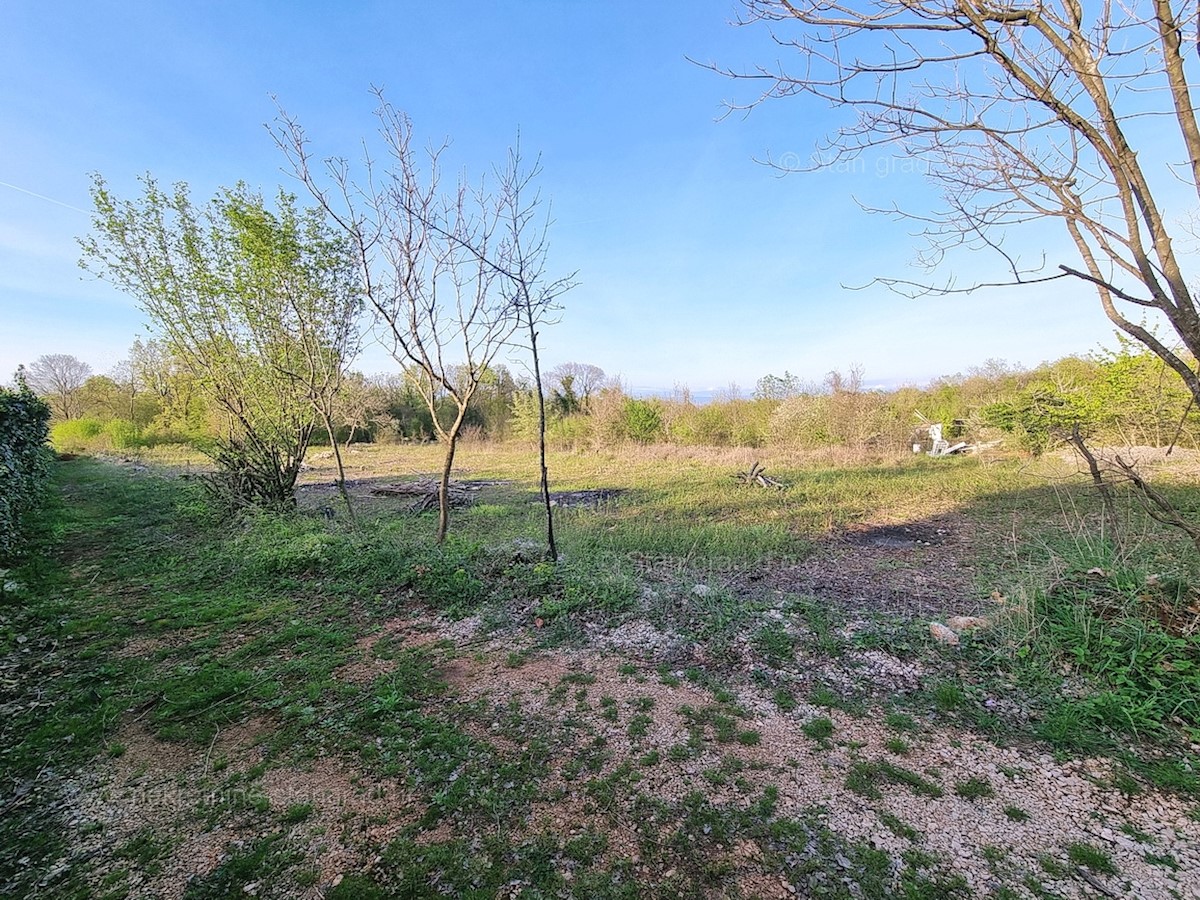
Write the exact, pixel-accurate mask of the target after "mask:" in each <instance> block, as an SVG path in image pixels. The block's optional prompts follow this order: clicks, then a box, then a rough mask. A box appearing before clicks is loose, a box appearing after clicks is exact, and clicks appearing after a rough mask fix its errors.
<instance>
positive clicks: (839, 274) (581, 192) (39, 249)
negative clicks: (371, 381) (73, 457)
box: [0, 0, 1113, 391]
mask: <svg viewBox="0 0 1200 900" xmlns="http://www.w3.org/2000/svg"><path fill="white" fill-rule="evenodd" d="M736 13H737V4H736V3H734V2H733V0H659V2H654V3H647V2H645V0H640V2H629V0H606V2H594V0H522V2H515V0H510V2H483V0H465V2H458V3H454V4H448V3H441V2H433V0H428V2H419V3H418V2H388V3H385V2H377V3H369V2H358V3H355V2H346V3H338V4H334V3H316V2H303V0H292V2H282V0H279V2H248V0H242V2H194V3H188V4H183V3H168V2H146V0H141V2H137V0H122V2H119V3H117V2H56V3H53V4H49V3H44V2H31V0H8V2H6V3H4V4H3V5H2V6H0V84H3V85H5V87H4V89H3V91H2V92H0V182H3V184H0V373H2V374H0V380H7V377H8V375H9V373H11V372H12V371H13V370H14V369H15V368H16V366H17V364H18V363H22V362H26V363H27V362H30V361H32V360H33V359H35V358H36V357H37V356H39V355H41V354H44V353H71V354H74V355H76V356H78V357H79V358H80V359H83V360H84V361H86V362H88V363H90V364H91V365H92V366H93V367H94V368H95V369H96V370H97V371H101V372H102V371H104V370H106V369H107V368H109V367H110V366H111V365H112V364H114V363H115V362H117V361H118V360H119V359H121V358H122V357H123V355H124V353H125V351H126V349H127V348H128V346H129V344H130V343H131V342H132V340H133V339H134V337H135V336H138V335H141V334H144V333H145V331H144V329H145V324H144V321H143V317H142V315H141V314H140V312H139V311H138V310H137V308H136V306H135V304H134V303H133V301H132V300H130V299H129V298H127V297H123V296H121V295H119V294H117V293H116V292H115V291H113V290H112V289H111V288H109V287H108V286H107V285H105V284H103V283H101V282H97V281H94V280H92V279H91V277H90V276H87V275H86V274H85V273H83V272H81V271H80V270H79V268H78V266H77V260H78V255H79V254H78V251H77V247H76V244H75V238H76V237H77V236H79V235H82V234H84V233H85V232H86V231H87V230H88V228H89V217H88V215H87V212H86V210H87V209H88V206H89V199H88V194H87V189H88V184H89V179H88V173H89V172H92V171H97V172H100V173H101V174H103V175H104V177H105V178H106V180H107V181H108V182H109V184H110V186H111V187H112V188H113V189H114V190H115V192H116V193H118V195H122V194H124V195H129V194H132V193H133V192H134V191H135V190H136V183H135V177H136V176H137V175H138V174H140V173H144V172H147V171H148V172H151V173H153V174H154V175H155V176H156V177H157V178H158V179H159V180H160V181H161V182H172V181H176V180H182V181H187V182H188V183H190V184H191V185H192V187H193V190H194V192H195V194H196V196H197V197H200V198H204V197H207V196H209V195H211V193H212V192H213V191H214V190H215V189H216V188H217V187H218V186H220V185H224V184H232V183H233V182H236V181H238V180H245V181H247V182H249V183H250V184H252V185H255V186H259V187H261V188H263V189H264V191H265V192H267V193H271V192H272V191H273V189H274V188H275V186H276V185H278V184H288V183H289V181H288V176H287V175H286V174H285V173H284V172H283V171H282V170H281V167H282V165H283V160H282V158H281V156H280V154H279V152H278V150H277V149H276V148H275V147H274V145H273V143H272V141H271V139H270V137H269V135H268V134H267V132H266V129H265V128H264V124H265V123H267V122H269V121H270V120H271V119H272V118H273V117H274V115H275V107H274V104H273V102H272V100H271V96H272V95H276V96H278V98H279V100H280V102H281V103H282V104H283V105H284V107H285V108H287V109H288V111H289V112H291V113H293V114H294V115H295V116H297V117H298V118H299V119H300V120H301V122H302V123H303V124H304V126H305V128H306V130H307V131H308V133H309V135H310V136H311V137H312V138H313V140H314V142H315V145H316V147H317V149H318V150H319V151H321V152H325V153H332V154H339V155H346V156H354V155H355V153H356V150H357V148H358V146H359V145H360V142H361V141H362V139H363V138H364V137H368V136H370V135H371V134H372V133H373V129H374V119H373V117H372V114H371V113H372V110H373V108H374V100H373V98H372V97H371V96H370V93H369V88H370V86H371V85H373V84H374V85H379V86H382V87H384V88H385V89H386V91H387V95H388V97H389V99H390V100H391V101H392V102H393V103H394V104H395V105H396V106H398V107H400V108H402V109H404V110H406V111H407V112H408V113H409V114H410V115H411V116H412V118H413V120H414V123H415V125H416V128H417V130H418V132H419V133H420V134H421V135H423V136H425V137H426V138H429V139H435V140H436V139H440V138H442V137H446V136H448V137H450V138H451V139H452V140H453V147H452V151H451V153H452V159H453V161H454V163H455V164H456V165H462V166H465V167H467V168H468V169H469V170H472V171H476V172H479V171H483V170H485V169H486V168H488V167H490V166H491V164H492V163H494V162H496V161H499V160H501V159H502V158H503V156H504V154H505V152H506V149H507V147H508V145H509V144H510V143H511V142H512V140H513V137H514V135H515V134H516V132H517V129H518V128H519V129H520V132H521V136H522V138H521V139H522V144H523V147H524V148H525V150H526V151H527V152H532V153H537V152H540V153H541V154H542V161H543V165H544V169H545V172H544V175H543V179H542V188H543V191H544V193H545V194H546V195H547V196H548V197H550V198H552V200H553V210H554V218H555V225H554V227H553V230H552V233H551V240H552V244H553V259H552V264H553V266H554V267H555V269H556V270H558V271H571V270H578V273H579V275H578V278H579V282H580V286H579V287H578V288H576V290H574V291H573V292H572V293H570V294H569V295H568V296H567V297H566V298H565V309H564V311H563V315H562V321H561V323H560V324H559V325H557V326H555V327H554V328H552V329H548V330H547V331H546V333H545V334H544V336H543V341H544V355H545V357H546V358H547V361H548V362H549V363H551V364H553V363H555V362H564V361H569V360H570V361H579V362H590V363H594V364H596V365H599V366H601V367H602V368H603V369H605V371H606V372H608V373H609V374H610V375H619V376H621V377H622V378H623V379H624V381H625V382H626V384H627V385H629V386H631V387H633V388H634V389H637V390H641V391H646V390H670V388H671V387H672V386H673V385H674V384H677V383H684V384H688V385H689V386H690V387H691V388H692V389H694V390H695V391H705V390H708V389H712V388H720V387H724V386H726V385H728V384H730V383H736V384H738V385H740V386H741V387H742V388H743V389H744V390H749V389H750V388H752V387H753V384H754V381H755V380H756V379H757V378H758V377H759V376H761V375H763V374H765V373H768V372H774V373H782V372H783V371H784V370H785V369H786V370H789V371H791V372H793V373H796V374H798V375H800V376H801V377H803V378H811V379H820V378H821V376H822V375H823V374H824V373H825V372H827V371H829V370H830V369H832V368H845V367H848V366H850V365H851V364H861V365H862V366H864V368H865V370H866V378H867V382H868V383H872V384H878V383H887V384H895V383H899V382H903V381H912V382H921V381H925V380H927V379H929V378H930V377H932V376H935V375H938V374H943V373H950V372H955V371H960V370H964V369H966V368H967V367H969V366H971V365H974V364H978V363H981V362H983V361H984V360H985V359H987V358H989V357H994V358H1004V359H1007V360H1009V361H1010V362H1023V363H1026V364H1034V363H1037V362H1040V361H1041V360H1044V359H1051V358H1055V357H1058V356H1062V355H1065V354H1068V353H1074V352H1086V351H1088V350H1091V349H1094V348H1095V347H1097V346H1098V345H1099V344H1100V343H1104V344H1111V343H1113V341H1112V329H1111V327H1110V326H1109V325H1108V323H1107V321H1106V320H1105V319H1104V317H1103V314H1102V313H1101V311H1100V309H1099V306H1098V304H1097V301H1096V299H1095V296H1094V294H1093V293H1092V292H1090V291H1089V290H1087V289H1086V288H1085V287H1084V286H1082V285H1067V284H1064V283H1062V282H1058V283H1055V284H1054V285H1052V286H1047V287H1043V288H1037V287H1031V288H1026V289H1023V290H1014V289H1006V290H1002V291H989V292H984V293H979V294H975V295H972V296H970V297H954V298H934V299H923V300H906V299H903V298H900V297H898V296H896V295H894V294H892V293H889V292H888V291H886V290H884V289H882V288H872V289H869V290H864V291H851V290H846V289H844V288H843V287H842V285H843V284H864V283H866V282H868V281H870V279H871V278H872V277H874V276H876V275H893V276H900V277H914V276H916V275H917V274H918V273H917V272H916V271H915V270H913V269H912V268H911V267H910V262H911V260H912V258H913V256H914V251H915V249H916V247H917V246H918V245H917V243H916V240H915V239H914V238H913V237H912V236H911V235H910V231H911V230H912V226H911V225H906V224H905V223H897V222H894V221H890V220H888V219H886V218H884V217H880V216H870V215H868V214H866V213H864V212H862V211H861V209H860V208H859V206H858V205H857V203H856V200H858V201H862V202H865V203H875V204H883V205H886V204H890V203H891V202H893V201H899V202H901V203H908V204H909V205H913V206H916V207H918V208H919V207H920V205H921V204H923V203H926V204H927V203H929V202H931V200H932V196H931V194H930V193H929V191H928V189H927V187H926V186H925V184H924V181H923V179H922V178H921V177H920V175H919V174H918V173H916V172H913V171H911V168H912V167H911V166H906V165H902V164H897V163H895V162H891V161H889V160H888V159H886V158H884V159H870V160H867V161H866V163H865V164H864V165H863V167H862V168H861V170H860V171H855V172H843V173H835V172H827V173H820V174H815V175H791V176H788V177H786V178H780V177H778V175H777V174H776V173H775V172H774V171H773V170H771V169H769V168H767V167H765V166H763V165H761V164H759V163H756V162H755V159H756V158H763V157H765V156H766V155H768V154H770V155H772V156H774V157H776V158H778V157H779V156H781V155H782V154H788V153H790V154H796V155H798V156H800V157H804V158H806V157H808V156H809V154H810V153H811V152H812V149H813V146H814V143H815V142H816V141H817V140H818V139H819V138H820V137H821V135H823V134H825V133H826V132H828V131H829V130H830V129H831V127H832V126H833V125H834V124H835V122H836V121H837V118H836V113H835V112H834V111H831V110H825V109H822V108H814V107H813V106H811V105H807V104H803V103H800V102H797V101H791V102H786V103H776V104H773V105H771V106H769V107H764V108H760V109H758V110H757V111H755V112H754V113H753V114H751V115H750V116H748V117H744V116H741V115H737V116H731V117H728V118H725V119H723V120H719V119H720V115H721V112H722V106H721V104H722V101H723V100H726V99H735V100H746V99H748V98H749V97H750V96H751V95H752V86H751V85H748V84H745V83H737V82H733V81H730V80H727V79H724V78H722V77H720V76H718V75H716V74H714V73H712V72H710V71H707V70H705V69H703V68H701V67H699V66H696V65H694V64H692V63H690V62H688V59H687V58H688V57H691V58H694V59H698V60H703V61H708V60H711V61H715V62H718V63H721V64H725V65H729V66H732V67H736V68H740V67H748V66H752V65H754V64H756V63H760V62H761V63H768V64H769V63H771V62H772V61H774V60H775V59H776V58H777V56H778V54H779V51H778V49H777V48H775V47H774V46H773V45H772V44H771V43H770V41H769V39H768V37H767V35H766V33H765V32H764V31H762V30H761V29H758V28H736V27H733V26H732V25H731V24H730V20H731V19H732V18H734V17H735V15H736ZM27 192H32V193H27ZM34 194H37V195H41V196H34ZM1024 249H1025V251H1026V254H1027V256H1029V257H1032V258H1036V257H1037V256H1039V255H1040V253H1041V252H1042V251H1043V250H1045V251H1046V252H1047V253H1048V254H1049V255H1050V258H1051V260H1052V262H1056V261H1057V260H1058V259H1060V258H1061V259H1063V260H1064V261H1070V260H1071V257H1070V255H1069V254H1068V253H1067V251H1066V248H1065V246H1063V244H1062V242H1061V240H1060V239H1059V238H1058V236H1057V235H1055V234H1053V233H1050V234H1042V235H1037V236H1030V237H1029V238H1027V239H1025V248H1024ZM988 262H989V263H990V261H988ZM975 264H976V263H975V262H973V261H971V260H966V261H960V262H959V264H958V265H957V266H956V267H954V268H953V269H951V268H947V269H946V270H945V271H943V272H941V273H939V274H940V275H941V276H943V277H945V276H948V275H950V274H951V271H953V272H954V274H956V275H957V276H958V277H959V278H960V279H961V280H967V279H969V278H970V277H971V275H972V274H973V271H972V269H971V268H970V267H972V266H974V265H975ZM984 264H985V263H983V262H982V261H981V262H980V265H984ZM359 368H361V369H363V370H365V371H368V372H375V371H386V370H388V369H394V364H393V363H391V362H390V360H389V359H388V357H387V356H386V355H385V354H383V353H382V351H380V350H379V349H378V348H374V349H371V350H368V352H367V353H366V355H365V357H364V359H363V360H362V361H361V362H360V365H359Z"/></svg>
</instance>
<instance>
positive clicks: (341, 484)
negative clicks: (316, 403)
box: [321, 409, 354, 522]
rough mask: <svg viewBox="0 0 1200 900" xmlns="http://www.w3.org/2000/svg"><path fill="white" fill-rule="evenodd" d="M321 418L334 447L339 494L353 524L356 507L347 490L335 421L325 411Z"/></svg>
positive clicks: (322, 412)
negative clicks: (334, 425) (335, 431)
mask: <svg viewBox="0 0 1200 900" xmlns="http://www.w3.org/2000/svg"><path fill="white" fill-rule="evenodd" d="M321 418H322V419H324V421H325V430H326V431H327V432H328V433H329V444H330V446H332V447H333V458H334V461H335V462H336V463H337V486H338V493H339V494H341V495H342V502H343V503H345V504H346V515H347V516H349V517H350V521H351V522H353V521H354V506H353V505H352V504H351V503H350V492H349V491H347V490H346V468H345V466H343V465H342V451H341V450H340V449H339V448H338V439H337V434H336V433H334V430H333V420H332V418H331V417H330V415H329V413H328V412H327V411H326V410H324V409H322V410H321Z"/></svg>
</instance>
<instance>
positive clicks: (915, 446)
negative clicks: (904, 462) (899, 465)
mask: <svg viewBox="0 0 1200 900" xmlns="http://www.w3.org/2000/svg"><path fill="white" fill-rule="evenodd" d="M920 452H921V445H920V444H913V453H920Z"/></svg>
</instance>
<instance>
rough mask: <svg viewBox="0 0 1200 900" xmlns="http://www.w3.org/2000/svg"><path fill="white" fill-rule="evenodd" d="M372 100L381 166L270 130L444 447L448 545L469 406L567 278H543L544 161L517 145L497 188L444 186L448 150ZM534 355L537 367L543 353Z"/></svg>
mask: <svg viewBox="0 0 1200 900" xmlns="http://www.w3.org/2000/svg"><path fill="white" fill-rule="evenodd" d="M375 94H376V96H377V98H378V100H379V107H378V108H377V110H376V116H377V118H378V120H379V126H380V127H379V134H380V135H381V137H382V139H383V142H384V146H385V147H386V151H387V161H386V163H384V164H378V163H376V162H375V161H374V160H373V159H372V158H371V157H370V156H369V155H366V156H364V158H363V160H362V162H361V164H360V165H359V166H357V167H355V170H353V171H352V167H351V165H350V163H349V162H347V161H346V160H344V159H340V158H334V159H329V160H324V161H318V160H316V159H314V157H313V155H312V150H311V147H310V146H309V141H308V138H307V136H306V134H305V132H304V129H303V127H302V126H301V125H300V124H299V122H298V121H297V120H296V119H294V118H292V117H290V116H288V115H287V114H286V113H284V112H282V111H281V112H280V118H279V122H278V126H277V127H276V128H275V129H274V130H273V132H272V134H273V136H274V138H275V141H276V143H277V145H278V146H279V148H280V150H281V151H282V152H283V153H284V154H285V156H286V157H287V159H288V162H289V163H290V165H291V167H292V170H293V172H294V173H295V175H296V176H297V177H298V178H299V179H300V181H302V182H303V183H304V185H305V186H306V187H307V188H308V189H309V191H310V192H311V193H312V195H313V197H315V198H316V200H317V202H318V203H319V204H320V205H321V207H322V208H323V209H324V211H325V212H326V214H327V215H328V216H329V217H330V218H331V219H332V220H333V221H334V222H336V223H337V225H338V226H340V228H341V229H342V230H343V231H344V233H345V234H346V235H347V237H348V238H349V241H350V243H351V245H352V246H353V248H354V254H355V258H356V262H357V265H358V270H359V274H360V277H361V279H362V285H363V293H364V295H365V296H366V300H367V304H368V306H369V307H370V308H371V310H372V312H373V313H374V316H375V321H376V325H377V329H378V332H379V334H380V338H381V341H382V342H383V343H384V345H385V346H387V347H389V349H390V350H391V352H392V356H393V357H394V358H395V359H396V361H397V362H399V363H400V365H401V366H402V367H403V368H404V370H405V372H406V375H407V376H408V377H409V381H410V382H411V384H412V386H414V387H415V388H416V389H418V390H419V391H420V393H421V396H422V397H423V399H424V401H425V403H426V405H427V406H428V409H429V412H430V416H431V418H432V424H433V429H434V432H435V434H436V436H437V437H438V439H439V440H440V441H441V442H442V443H443V444H444V446H445V451H446V453H445V458H444V461H443V467H442V475H441V489H440V491H439V517H438V540H439V541H441V540H444V539H445V536H446V533H447V530H448V528H449V482H450V473H451V471H452V469H453V464H454V455H455V450H456V446H457V442H458V439H459V437H460V435H461V433H462V428H463V425H464V423H465V421H466V417H467V412H468V409H469V407H470V405H471V403H472V401H473V399H474V398H475V396H476V394H477V392H478V391H479V388H480V385H481V384H484V383H485V381H486V380H487V379H488V378H489V377H490V373H491V372H492V370H493V368H494V365H495V362H496V359H497V357H498V355H499V354H500V353H501V352H502V351H503V350H505V349H506V348H508V347H509V346H510V345H511V342H512V339H513V336H514V333H515V332H516V331H517V330H518V329H522V330H523V331H527V332H528V334H529V341H530V345H531V346H533V347H534V348H536V326H537V324H538V323H539V321H541V320H542V318H543V317H544V314H545V311H546V310H547V309H549V308H551V307H552V304H553V300H554V298H555V297H556V296H557V295H558V294H560V293H562V291H564V290H566V289H567V287H569V280H567V281H562V282H555V283H549V282H548V281H547V280H546V279H545V278H544V276H543V270H544V265H545V254H546V239H545V235H546V223H545V222H544V220H543V218H542V217H541V216H540V215H539V213H540V210H541V208H542V203H541V199H540V197H539V195H538V194H537V192H536V190H535V189H534V188H533V182H534V180H535V179H536V176H537V174H538V171H539V169H538V167H537V165H536V164H535V165H534V166H533V167H532V168H525V167H524V166H523V165H522V162H521V155H520V151H519V148H514V150H512V151H511V152H510V154H509V158H508V161H507V164H506V165H505V166H504V167H502V168H498V169H497V170H496V172H495V173H494V175H495V177H494V178H493V179H492V184H491V185H489V184H488V183H487V182H486V181H483V180H481V181H479V182H476V183H471V182H468V181H467V180H466V179H465V177H460V179H459V180H458V182H457V184H456V185H455V186H454V187H453V188H452V189H450V190H446V189H445V188H444V186H443V185H442V181H441V169H440V163H441V157H442V155H443V153H444V151H445V150H446V147H447V144H445V143H443V144H441V145H433V146H430V147H429V148H427V149H426V150H424V151H421V150H419V149H418V147H417V146H416V144H415V142H414V135H413V126H412V122H411V120H410V119H409V117H408V116H407V115H406V114H405V113H403V112H402V111H401V110H398V109H396V108H395V107H394V106H392V104H391V103H389V102H388V101H387V100H386V98H385V97H384V96H383V93H382V92H381V91H378V90H376V91H375ZM534 356H535V366H536V349H535V350H534ZM447 401H448V402H449V406H450V415H448V416H447V415H446V414H445V412H446V408H447ZM544 480H545V479H544V477H543V481H544ZM543 493H546V491H545V490H543ZM551 543H553V541H552V539H551Z"/></svg>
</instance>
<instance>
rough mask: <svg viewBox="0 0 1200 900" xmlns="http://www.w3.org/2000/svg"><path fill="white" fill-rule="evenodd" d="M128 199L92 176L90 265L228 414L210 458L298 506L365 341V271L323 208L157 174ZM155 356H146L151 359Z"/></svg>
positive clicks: (231, 484)
mask: <svg viewBox="0 0 1200 900" xmlns="http://www.w3.org/2000/svg"><path fill="white" fill-rule="evenodd" d="M142 184H143V188H144V191H143V196H142V197H141V198H140V199H138V200H133V201H127V200H120V199H118V198H116V197H115V196H113V194H112V193H111V192H110V191H109V189H108V187H107V186H106V184H105V183H104V181H103V179H102V178H100V177H99V176H95V179H94V184H93V188H92V199H93V201H94V204H95V208H96V214H95V216H94V222H93V224H94V228H95V234H94V236H92V237H89V238H87V239H84V240H82V241H81V246H82V247H83V252H84V260H83V264H84V265H85V266H87V267H91V268H92V269H93V270H95V271H96V272H97V274H99V275H100V276H101V277H103V278H106V279H107V280H110V281H112V282H113V284H115V285H116V286H117V287H119V288H121V289H123V290H125V291H127V292H128V293H129V294H131V295H132V296H134V297H135V298H137V300H138V301H139V303H140V304H141V305H142V308H143V309H144V310H145V312H146V313H147V314H148V315H149V316H150V318H151V320H152V322H153V324H154V327H155V328H156V330H157V331H158V332H159V334H160V338H161V341H162V345H163V347H164V348H165V350H166V351H167V353H168V354H169V356H170V357H171V358H173V359H174V360H177V361H178V363H179V365H180V366H181V367H182V369H183V370H184V371H185V372H186V374H187V376H188V377H189V378H190V379H192V380H194V383H195V385H196V388H197V390H198V391H199V392H200V393H201V394H203V395H204V396H205V397H206V399H207V400H208V401H209V402H210V403H211V404H212V405H213V407H214V408H215V409H216V410H219V412H220V414H221V421H220V426H219V431H218V436H217V438H216V440H215V445H214V446H215V449H214V451H213V454H212V455H213V457H214V459H215V460H216V462H217V463H218V466H219V467H220V471H221V474H222V478H221V481H220V483H221V484H222V485H224V486H225V487H226V488H230V489H232V491H233V497H231V499H233V498H236V499H238V500H241V501H251V502H262V503H267V504H279V503H283V502H287V501H290V499H291V497H292V491H293V488H294V485H295V482H296V477H297V475H298V474H299V471H300V465H301V462H302V461H303V458H304V453H305V451H306V449H307V447H308V442H309V440H310V438H311V435H312V432H313V429H314V426H315V424H316V420H317V419H318V418H319V417H322V418H327V417H328V415H329V414H330V404H331V402H332V396H333V394H334V393H336V390H337V386H338V384H339V383H340V378H341V372H342V370H343V366H344V365H345V363H346V361H347V360H348V358H349V357H350V356H352V355H353V352H354V349H355V347H356V341H357V324H356V321H357V315H358V311H359V308H360V301H359V298H358V296H357V287H356V273H355V269H354V265H353V261H352V260H351V258H350V256H349V252H348V248H347V246H346V244H345V242H344V241H342V240H340V239H339V238H338V237H337V236H335V235H334V234H333V233H332V232H331V231H330V230H329V229H328V227H327V226H326V225H325V223H324V221H323V219H322V217H321V215H320V214H318V213H317V212H315V211H313V210H301V209H298V208H297V206H296V203H295V198H294V197H292V196H291V195H288V194H286V193H282V192H281V193H280V194H279V196H278V197H277V200H276V209H275V210H274V211H272V210H271V209H269V208H268V207H267V205H266V203H265V202H264V200H263V198H262V197H261V196H260V195H258V194H255V193H253V192H251V191H250V190H249V189H248V188H247V187H246V186H245V185H238V186H237V187H235V188H232V189H225V190H222V191H221V192H220V193H219V194H218V195H217V196H216V197H215V198H214V199H212V200H210V201H209V202H208V203H207V204H206V205H205V206H203V207H201V208H199V209H198V208H196V207H194V206H193V204H192V201H191V198H190V196H189V193H188V189H187V186H186V185H184V184H177V185H176V186H175V188H174V190H173V191H172V192H171V193H167V192H165V191H163V190H162V189H160V188H159V186H158V184H157V183H156V182H155V180H154V179H153V178H151V177H150V176H145V177H144V178H143V179H142ZM147 355H149V354H147Z"/></svg>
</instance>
